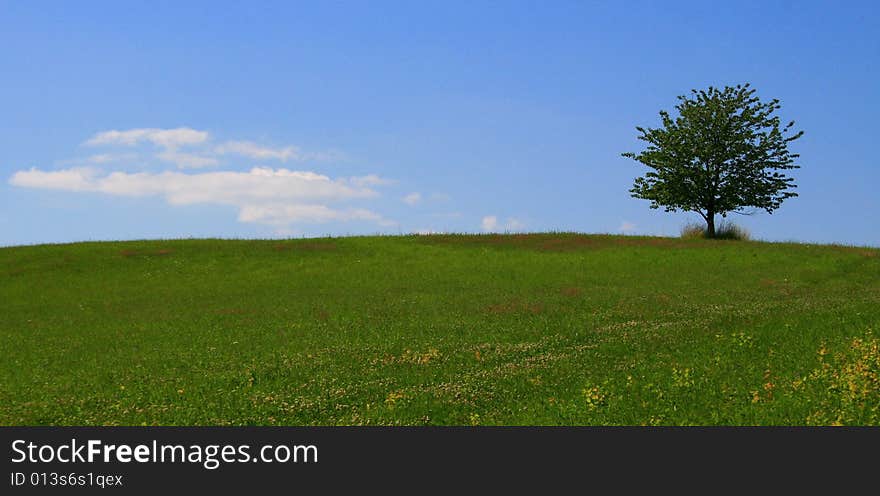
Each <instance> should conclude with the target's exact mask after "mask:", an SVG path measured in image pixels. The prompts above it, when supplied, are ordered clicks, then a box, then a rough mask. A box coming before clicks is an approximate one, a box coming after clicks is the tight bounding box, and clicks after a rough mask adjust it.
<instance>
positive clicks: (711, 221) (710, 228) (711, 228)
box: [706, 212, 715, 239]
mask: <svg viewBox="0 0 880 496" xmlns="http://www.w3.org/2000/svg"><path fill="white" fill-rule="evenodd" d="M706 237H707V238H709V239H712V238H714V237H715V212H708V213H707V214H706Z"/></svg>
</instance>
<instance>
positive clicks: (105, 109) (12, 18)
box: [0, 1, 880, 246]
mask: <svg viewBox="0 0 880 496" xmlns="http://www.w3.org/2000/svg"><path fill="white" fill-rule="evenodd" d="M877 33H880V9H878V4H877V3H876V2H846V3H843V4H841V3H837V2H726V3H723V4H722V3H717V2H704V1H702V2H598V3H591V2H571V3H570V2H561V1H559V2H524V3H520V2H479V3H475V2H399V3H384V2H377V1H371V2H366V1H365V2H342V3H336V2H333V3H331V2H312V3H295V2H277V3H272V2H228V3H227V2H221V1H212V2H192V3H190V2H142V3H136V2H49V3H44V2H33V1H27V2H24V1H21V2H0V47H2V48H0V68H2V70H0V178H2V180H0V245H15V244H29V243H42V242H66V241H77V240H104V239H132V238H160V237H190V236H193V237H206V236H211V237H275V236H318V235H327V234H330V235H345V234H368V233H394V234H396V233H409V232H430V231H435V232H439V231H455V232H483V231H507V230H509V231H546V230H570V231H585V232H610V233H620V232H624V233H632V234H659V235H676V234H677V233H678V230H679V228H680V226H681V225H682V224H684V223H685V222H687V221H688V220H697V219H698V217H697V216H696V215H695V214H691V215H686V214H666V213H663V212H662V211H656V210H650V209H649V208H648V203H647V202H645V201H642V200H636V199H633V198H630V197H629V194H628V192H627V190H628V189H629V187H630V186H631V183H632V180H633V178H634V177H636V176H637V175H640V174H642V173H643V172H644V171H643V169H642V168H641V166H639V164H637V163H635V162H633V161H631V160H628V159H624V158H622V157H620V153H621V152H624V151H635V150H638V149H640V144H641V142H639V141H637V140H636V134H637V133H636V131H635V129H634V127H635V126H636V125H647V126H652V125H656V124H657V122H658V118H657V112H658V111H659V110H660V109H671V108H672V107H673V105H674V104H675V96H676V95H679V94H684V93H686V92H688V91H689V90H690V89H691V88H702V87H706V86H709V85H715V86H723V85H726V84H730V85H733V84H736V83H745V82H749V83H751V84H752V85H753V87H755V88H756V89H757V90H758V94H759V96H762V97H764V98H779V99H780V100H781V101H782V104H783V108H782V111H781V115H782V117H783V119H786V120H787V119H794V120H795V121H797V128H799V129H803V130H805V131H806V134H805V136H804V137H803V138H802V139H801V140H798V141H797V142H795V143H794V144H793V148H794V150H795V151H797V152H799V153H801V155H802V158H801V163H802V165H803V168H802V169H800V170H797V171H794V176H795V177H796V179H797V181H796V182H797V184H798V185H799V188H798V192H799V193H800V195H801V196H800V197H799V198H795V199H792V200H788V201H787V202H786V203H785V204H784V205H783V206H782V208H781V209H780V210H778V211H777V212H775V213H774V214H773V215H768V214H766V213H762V214H757V215H754V216H749V217H741V216H735V219H734V220H735V221H737V222H739V223H740V224H742V225H744V226H746V227H747V228H748V229H749V230H750V231H751V232H752V233H753V235H754V236H755V237H757V238H760V239H767V240H797V241H809V242H838V243H848V244H867V245H875V246H880V194H878V193H877V185H878V183H880V168H878V163H877V158H876V157H877V155H876V153H875V152H874V150H873V148H874V147H875V145H874V143H875V142H876V141H877V139H876V137H875V135H876V128H877V115H878V111H880V72H878V61H880V36H878V34H877Z"/></svg>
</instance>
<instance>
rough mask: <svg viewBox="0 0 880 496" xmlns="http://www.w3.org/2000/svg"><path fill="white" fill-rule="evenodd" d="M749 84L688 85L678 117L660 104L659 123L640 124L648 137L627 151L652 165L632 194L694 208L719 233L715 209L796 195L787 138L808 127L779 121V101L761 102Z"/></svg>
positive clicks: (771, 203) (759, 205)
mask: <svg viewBox="0 0 880 496" xmlns="http://www.w3.org/2000/svg"><path fill="white" fill-rule="evenodd" d="M754 95H755V90H754V89H751V88H750V87H749V85H748V84H746V85H737V86H736V87H733V88H732V87H730V86H727V87H725V88H724V89H723V90H720V89H717V88H714V87H711V86H710V87H709V89H708V90H700V91H697V90H691V95H689V96H679V97H678V100H679V103H678V105H676V106H675V109H676V110H677V111H678V116H677V117H675V118H673V117H672V116H670V115H669V113H668V112H666V111H662V110H661V111H660V118H661V120H662V123H663V126H662V127H661V128H659V129H651V128H642V127H636V130H638V131H639V133H641V135H640V136H639V137H638V139H640V140H642V141H645V142H647V143H648V146H647V148H646V149H645V150H643V151H641V152H639V153H624V154H623V156H624V157H628V158H632V159H634V160H636V161H638V162H641V163H642V164H644V165H646V166H648V167H649V168H651V169H652V170H651V171H650V172H647V173H646V174H645V175H644V177H639V178H636V180H635V183H634V184H633V188H632V189H631V190H630V193H632V196H633V197H635V198H640V199H644V200H650V201H651V208H659V207H661V206H662V207H664V208H665V210H666V211H667V212H675V211H678V210H681V211H685V212H696V213H698V214H700V215H701V216H702V217H703V219H704V220H705V221H706V234H707V236H708V237H710V238H713V237H715V216H716V215H721V216H722V217H727V214H728V213H730V212H736V213H745V214H747V213H751V212H747V211H745V209H747V208H750V207H751V208H754V209H759V210H760V209H763V210H766V211H767V213H771V214H772V213H773V211H774V210H775V209H777V208H779V206H780V205H781V204H782V202H783V201H784V200H786V199H787V198H792V197H796V196H797V193H795V192H793V191H791V189H793V188H796V187H797V186H796V185H795V184H794V182H793V181H794V180H793V179H792V178H790V177H787V176H785V174H783V173H782V172H780V171H785V170H789V169H797V168H799V167H800V166H799V165H797V164H795V159H797V158H798V157H800V155H798V154H795V153H791V152H789V150H788V144H789V143H790V142H792V141H794V140H796V139H798V138H800V137H801V136H802V135H803V134H804V133H803V131H800V132H796V133H795V132H793V131H791V128H792V127H793V126H794V121H791V122H789V123H788V125H786V126H785V127H783V128H780V119H779V117H778V116H776V115H774V112H776V111H777V110H779V109H780V108H781V107H780V105H779V100H775V99H774V100H771V101H769V102H766V103H765V102H761V100H760V99H759V98H758V97H756V96H754Z"/></svg>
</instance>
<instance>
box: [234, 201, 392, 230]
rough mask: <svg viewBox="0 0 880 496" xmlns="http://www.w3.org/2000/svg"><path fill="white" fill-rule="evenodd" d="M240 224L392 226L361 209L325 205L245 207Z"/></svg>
mask: <svg viewBox="0 0 880 496" xmlns="http://www.w3.org/2000/svg"><path fill="white" fill-rule="evenodd" d="M238 220H240V221H241V222H259V223H261V224H270V225H280V226H285V225H289V224H294V223H301V222H312V223H322V222H330V221H352V220H367V221H373V222H376V223H378V224H380V225H385V226H387V225H393V224H394V223H393V222H391V221H388V220H386V219H384V218H383V217H382V216H381V215H379V214H377V213H375V212H372V211H370V210H366V209H362V208H349V209H341V210H338V209H332V208H330V207H328V206H326V205H309V204H303V205H287V204H276V205H245V206H244V207H242V209H241V211H239V214H238Z"/></svg>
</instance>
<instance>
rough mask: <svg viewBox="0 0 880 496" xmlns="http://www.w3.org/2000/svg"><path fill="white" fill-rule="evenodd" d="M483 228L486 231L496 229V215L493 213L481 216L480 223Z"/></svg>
mask: <svg viewBox="0 0 880 496" xmlns="http://www.w3.org/2000/svg"><path fill="white" fill-rule="evenodd" d="M481 225H482V227H483V230H484V231H487V232H491V231H495V230H496V229H498V217H495V216H494V215H487V216H485V217H483V222H482V223H481Z"/></svg>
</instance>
